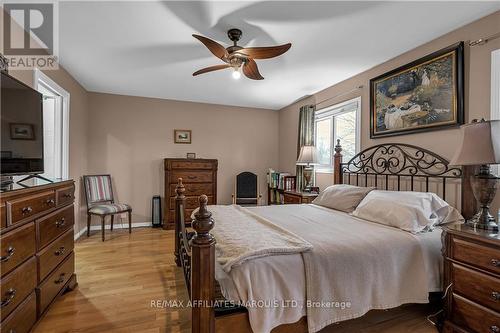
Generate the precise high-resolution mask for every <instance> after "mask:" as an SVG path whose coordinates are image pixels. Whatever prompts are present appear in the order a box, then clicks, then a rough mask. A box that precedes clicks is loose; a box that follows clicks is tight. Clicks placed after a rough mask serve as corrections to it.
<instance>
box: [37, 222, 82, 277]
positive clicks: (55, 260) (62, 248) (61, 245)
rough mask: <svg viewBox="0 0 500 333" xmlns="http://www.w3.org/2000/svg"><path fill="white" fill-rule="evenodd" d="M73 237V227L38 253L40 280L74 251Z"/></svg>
mask: <svg viewBox="0 0 500 333" xmlns="http://www.w3.org/2000/svg"><path fill="white" fill-rule="evenodd" d="M73 237H74V235H73V228H71V229H70V230H68V231H66V232H65V233H64V234H63V235H62V236H61V237H59V238H58V239H56V240H55V241H53V242H52V243H51V244H50V245H49V246H47V247H46V248H44V249H43V250H42V251H41V252H39V253H37V255H36V256H37V259H38V282H41V281H43V279H45V277H46V276H47V275H48V274H49V273H50V272H52V270H53V269H54V268H56V267H57V265H59V264H60V263H61V262H62V261H63V260H64V258H66V257H67V256H68V255H69V254H70V253H71V251H73V248H74V241H73Z"/></svg>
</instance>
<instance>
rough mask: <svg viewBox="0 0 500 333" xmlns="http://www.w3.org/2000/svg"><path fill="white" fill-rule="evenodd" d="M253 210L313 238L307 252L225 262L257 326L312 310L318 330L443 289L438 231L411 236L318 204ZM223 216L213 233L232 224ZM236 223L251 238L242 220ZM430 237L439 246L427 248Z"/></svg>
mask: <svg viewBox="0 0 500 333" xmlns="http://www.w3.org/2000/svg"><path fill="white" fill-rule="evenodd" d="M209 210H211V211H214V210H217V208H214V206H211V207H209ZM249 210H250V211H252V212H254V213H255V214H257V215H258V216H260V217H261V218H262V219H264V220H268V221H272V223H273V224H276V225H277V226H279V227H281V228H283V229H286V230H288V231H289V232H290V233H291V234H293V235H298V237H300V238H303V239H304V240H306V241H307V242H309V243H311V244H312V245H313V249H312V250H311V251H308V252H303V253H302V254H301V255H300V254H292V255H280V256H268V257H262V258H257V259H252V260H248V261H245V262H242V263H241V264H240V265H238V266H232V268H231V269H230V270H228V272H229V273H226V272H224V271H223V270H222V269H221V268H220V266H219V267H218V269H217V271H216V276H217V279H218V281H219V283H220V285H221V287H222V290H223V292H224V295H225V296H226V297H227V298H228V299H231V300H233V301H242V302H243V303H244V304H245V305H247V308H248V313H249V318H250V324H251V326H252V330H253V331H254V333H267V332H270V331H271V330H272V328H273V327H276V326H278V325H281V324H284V323H292V322H295V321H297V320H299V319H300V317H302V316H304V315H305V314H307V317H308V318H307V319H308V327H309V332H312V333H313V332H317V331H319V330H320V329H322V328H323V327H325V326H327V325H329V324H331V323H334V322H338V321H342V320H347V319H351V318H356V317H360V316H362V315H363V314H365V313H366V312H367V311H369V310H371V309H387V308H392V307H397V306H399V305H401V304H403V303H425V302H427V296H428V292H430V291H436V290H439V281H440V268H441V260H440V254H439V245H437V244H439V242H440V240H439V233H438V232H433V233H429V234H426V235H425V236H422V235H412V234H410V233H407V232H404V231H401V230H398V229H394V228H391V227H387V226H383V225H378V224H375V223H370V222H367V221H364V220H360V219H356V218H353V217H351V216H349V215H348V214H345V213H341V212H337V211H333V210H329V209H325V208H322V207H319V206H315V205H286V206H266V207H255V208H251V209H249ZM220 219H221V217H220V216H219V220H220ZM218 222H220V221H218V220H217V217H216V218H215V228H214V234H217V233H218V232H219V231H218V228H219V227H222V226H223V225H225V223H224V222H222V223H218ZM230 222H231V228H232V229H234V230H236V231H239V232H241V233H242V236H243V237H244V234H245V230H244V229H241V228H240V225H239V222H238V220H237V219H234V218H231V221H230ZM431 234H432V237H431V236H429V235H431ZM431 238H432V242H431V243H432V244H433V245H432V246H427V245H426V246H425V247H424V246H423V244H428V243H429V242H428V241H429V239H431ZM216 239H217V236H216ZM422 239H425V242H423V241H422ZM217 241H218V242H219V241H220V240H219V239H217ZM259 301H260V302H261V303H259ZM264 301H265V302H264ZM291 301H292V302H291Z"/></svg>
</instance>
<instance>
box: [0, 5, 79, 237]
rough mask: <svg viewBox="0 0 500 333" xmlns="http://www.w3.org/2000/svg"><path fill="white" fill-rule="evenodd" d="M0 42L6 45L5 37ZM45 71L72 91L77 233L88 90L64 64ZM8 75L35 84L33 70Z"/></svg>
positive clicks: (72, 174)
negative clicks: (56, 68) (55, 68)
mask: <svg viewBox="0 0 500 333" xmlns="http://www.w3.org/2000/svg"><path fill="white" fill-rule="evenodd" d="M0 14H1V15H0V26H3V17H4V12H3V10H2V11H1V12H0ZM22 31H23V30H22V29H21V27H19V26H17V29H14V33H13V39H16V38H22ZM1 35H2V34H0V38H1ZM0 45H2V47H3V43H2V40H0ZM2 51H3V50H0V52H2ZM44 73H45V74H46V75H47V76H49V77H50V78H51V79H52V80H54V82H56V83H57V84H58V85H59V86H61V87H62V88H64V89H65V90H66V91H68V92H69V93H70V115H69V118H70V119H69V177H70V178H73V179H74V180H75V185H76V191H75V202H76V204H75V207H76V208H75V232H78V231H80V230H81V229H83V228H84V227H85V221H86V218H85V216H86V208H85V198H84V195H83V190H82V188H81V186H80V182H81V180H80V178H81V176H82V175H83V174H85V173H86V172H87V127H88V111H87V102H88V99H87V91H86V90H85V89H84V88H83V87H82V86H81V85H80V84H79V83H78V82H77V81H76V80H75V79H74V78H73V77H72V76H71V75H70V74H69V73H68V72H67V71H66V70H65V69H64V68H62V67H61V66H59V69H58V70H48V71H44ZM9 74H11V75H12V76H13V77H15V78H17V79H18V80H20V81H22V82H24V83H25V84H27V85H29V86H31V87H33V86H34V82H33V71H32V70H17V71H13V70H10V71H9Z"/></svg>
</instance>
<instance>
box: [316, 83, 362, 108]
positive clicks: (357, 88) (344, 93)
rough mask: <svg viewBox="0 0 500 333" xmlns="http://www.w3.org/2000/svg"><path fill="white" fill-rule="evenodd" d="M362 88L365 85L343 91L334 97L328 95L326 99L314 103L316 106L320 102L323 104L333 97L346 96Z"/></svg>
mask: <svg viewBox="0 0 500 333" xmlns="http://www.w3.org/2000/svg"><path fill="white" fill-rule="evenodd" d="M362 88H363V85H360V86H357V87H356V88H353V89H351V90H349V91H346V92H343V93H341V94H338V95H335V96H332V97H328V98H326V99H324V100H322V101H319V102H317V103H316V104H314V106H318V105H320V104H323V103H324V102H326V101H329V100H331V99H334V98H337V97H340V96H344V95H347V94H350V93H352V92H353V91H356V90H359V89H362Z"/></svg>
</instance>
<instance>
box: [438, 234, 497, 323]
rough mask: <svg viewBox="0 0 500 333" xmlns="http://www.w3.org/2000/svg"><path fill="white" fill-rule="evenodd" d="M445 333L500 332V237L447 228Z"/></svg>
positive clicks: (445, 235)
mask: <svg viewBox="0 0 500 333" xmlns="http://www.w3.org/2000/svg"><path fill="white" fill-rule="evenodd" d="M442 240H443V256H444V260H445V261H444V281H445V283H444V288H445V289H446V288H448V286H450V287H449V288H448V293H447V295H446V301H445V322H444V330H443V332H445V333H452V332H460V333H463V332H481V333H482V332H485V333H486V332H487V333H500V235H499V234H498V233H492V232H488V231H484V230H474V229H473V228H471V227H468V226H466V225H452V226H447V227H445V228H443V234H442Z"/></svg>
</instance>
